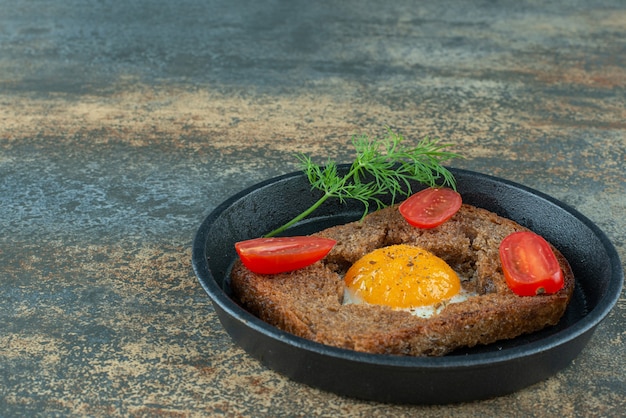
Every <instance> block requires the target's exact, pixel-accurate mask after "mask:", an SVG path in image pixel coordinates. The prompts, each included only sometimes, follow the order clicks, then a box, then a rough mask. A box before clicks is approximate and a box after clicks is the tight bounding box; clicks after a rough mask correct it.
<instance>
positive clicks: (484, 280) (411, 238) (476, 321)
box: [231, 204, 574, 356]
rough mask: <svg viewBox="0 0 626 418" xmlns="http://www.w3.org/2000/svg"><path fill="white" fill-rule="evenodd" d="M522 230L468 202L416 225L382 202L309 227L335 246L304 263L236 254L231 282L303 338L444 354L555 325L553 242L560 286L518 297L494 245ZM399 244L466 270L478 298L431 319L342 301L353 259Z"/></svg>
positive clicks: (467, 284) (568, 275)
mask: <svg viewBox="0 0 626 418" xmlns="http://www.w3.org/2000/svg"><path fill="white" fill-rule="evenodd" d="M520 230H525V228H523V227H522V226H520V225H518V224H517V223H515V222H513V221H511V220H508V219H505V218H502V217H500V216H497V215H496V214H494V213H492V212H489V211H486V210H484V209H480V208H476V207H473V206H470V205H465V204H464V205H463V206H462V207H461V209H460V210H459V212H458V213H457V214H456V215H455V216H454V217H453V218H452V219H450V220H449V221H447V222H446V223H444V224H443V225H441V226H439V227H437V228H434V229H430V230H422V229H418V228H414V227H412V226H411V225H409V224H408V223H407V222H406V221H405V220H404V219H403V218H402V216H401V215H400V214H399V213H398V211H397V207H389V208H386V209H382V210H380V211H377V212H374V213H372V214H370V215H368V216H367V217H366V218H365V219H364V220H363V221H362V222H353V223H349V224H346V225H340V226H336V227H332V228H328V229H326V230H324V231H321V232H319V233H317V234H315V235H319V236H324V237H328V238H332V239H335V240H337V245H336V246H335V247H334V248H333V250H332V251H331V252H330V253H329V255H328V256H327V257H326V258H325V259H324V260H322V261H320V262H317V263H315V264H313V265H311V266H309V267H306V268H304V269H300V270H297V271H293V272H289V273H283V274H276V275H259V274H254V273H252V272H250V271H249V270H248V269H246V268H245V267H244V266H243V265H242V264H241V263H240V262H239V261H236V262H235V265H234V267H233V270H232V273H231V288H232V290H233V293H234V296H235V298H236V299H237V300H238V301H239V302H240V303H241V304H242V306H244V307H245V308H246V309H248V310H249V311H250V312H251V313H253V314H255V315H257V316H258V317H259V318H261V319H262V320H264V321H266V322H268V323H270V324H272V325H274V326H276V327H278V328H280V329H282V330H284V331H287V332H290V333H293V334H295V335H298V336H300V337H303V338H307V339H310V340H314V341H317V342H320V343H323V344H327V345H331V346H335V347H341V348H347V349H352V350H356V351H362V352H369V353H379V354H397V355H411V356H441V355H444V354H447V353H449V352H451V351H453V350H454V349H457V348H460V347H472V346H475V345H477V344H490V343H493V342H495V341H498V340H503V339H509V338H514V337H517V336H519V335H522V334H525V333H530V332H534V331H538V330H540V329H542V328H545V327H547V326H550V325H555V324H556V323H557V322H558V321H559V319H560V318H561V316H562V315H563V313H564V312H565V309H566V307H567V304H568V303H569V300H570V298H571V296H572V293H573V290H574V275H573V273H572V270H571V268H570V266H569V264H568V262H567V260H565V258H564V257H563V255H562V254H561V253H559V252H558V251H557V250H556V249H554V251H555V254H556V256H557V258H558V260H559V263H560V264H561V268H562V269H563V273H564V276H565V286H564V287H563V289H561V290H560V291H559V292H557V293H555V294H552V295H539V296H531V297H528V296H527V297H521V296H517V295H515V294H514V293H513V292H512V291H511V290H510V289H509V288H508V286H507V284H506V282H505V280H504V276H503V273H502V267H501V264H500V258H499V255H498V247H499V245H500V242H501V241H502V239H503V238H504V237H506V236H507V235H508V234H510V233H512V232H514V231H520ZM400 243H404V244H411V245H416V246H419V247H422V248H424V249H426V250H429V251H431V252H433V253H434V254H436V255H437V256H439V257H441V258H443V259H444V260H445V261H446V262H447V263H448V264H450V266H451V267H452V268H453V269H455V270H456V271H457V272H458V273H459V276H460V277H462V278H463V279H462V286H463V288H464V289H465V290H467V291H470V292H476V293H478V296H474V297H470V298H469V299H468V300H466V301H464V302H461V303H455V304H448V306H446V307H445V309H444V310H443V311H442V312H441V313H440V314H438V315H435V316H433V317H431V318H428V319H424V318H419V317H416V316H413V315H411V314H410V313H408V312H405V311H396V310H393V309H391V308H388V307H384V306H373V305H342V301H343V289H344V287H343V275H344V274H345V272H346V270H347V269H348V268H349V267H350V265H352V263H354V262H355V261H356V260H358V259H359V258H361V257H362V256H364V255H365V254H367V253H368V252H370V251H372V250H374V249H376V248H380V247H383V246H388V245H393V244H400Z"/></svg>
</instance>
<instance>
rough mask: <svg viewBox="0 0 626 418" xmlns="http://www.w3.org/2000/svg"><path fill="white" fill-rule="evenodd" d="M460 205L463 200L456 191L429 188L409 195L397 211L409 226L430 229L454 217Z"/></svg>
mask: <svg viewBox="0 0 626 418" xmlns="http://www.w3.org/2000/svg"><path fill="white" fill-rule="evenodd" d="M462 203H463V199H462V198H461V195H460V194H459V193H457V192H456V191H454V190H452V189H448V188H443V187H442V188H434V187H431V188H428V189H424V190H421V191H419V192H417V193H415V194H413V195H411V196H410V197H409V198H408V199H406V200H405V201H404V202H402V203H401V204H400V206H399V208H398V210H399V211H400V214H402V216H403V217H404V219H406V221H407V222H408V223H409V224H411V225H413V226H416V227H418V228H422V229H430V228H434V227H436V226H439V225H441V224H442V223H444V222H446V221H447V220H448V219H450V218H451V217H452V216H454V214H455V213H456V212H457V211H458V210H459V209H460V208H461V204H462Z"/></svg>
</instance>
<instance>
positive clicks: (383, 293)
mask: <svg viewBox="0 0 626 418" xmlns="http://www.w3.org/2000/svg"><path fill="white" fill-rule="evenodd" d="M344 281H345V284H346V286H347V287H348V289H349V291H350V292H352V294H353V295H354V296H355V297H356V298H358V299H361V300H363V301H364V302H366V303H370V304H375V305H386V306H390V307H392V308H411V307H416V306H425V305H431V304H433V303H437V302H441V301H442V300H446V299H449V298H451V297H453V296H454V295H456V294H457V293H459V291H460V289H461V282H460V280H459V277H458V276H457V274H456V273H455V272H454V270H452V268H451V267H450V266H449V265H448V264H447V263H446V262H445V261H443V260H442V259H441V258H439V257H437V256H436V255H434V254H432V253H431V252H429V251H426V250H424V249H422V248H418V247H413V246H410V245H404V244H402V245H392V246H389V247H384V248H379V249H377V250H374V251H372V252H371V253H369V254H366V255H365V256H363V257H362V258H361V259H359V260H358V261H357V262H356V263H354V264H353V265H352V267H350V269H349V270H348V272H347V273H346V275H345V278H344Z"/></svg>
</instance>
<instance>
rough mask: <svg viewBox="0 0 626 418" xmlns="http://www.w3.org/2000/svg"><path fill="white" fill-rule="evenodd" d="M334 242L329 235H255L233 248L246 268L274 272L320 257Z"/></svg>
mask: <svg viewBox="0 0 626 418" xmlns="http://www.w3.org/2000/svg"><path fill="white" fill-rule="evenodd" d="M336 243H337V242H336V241H335V240H332V239H329V238H322V237H312V236H311V237H309V236H299V237H275V238H255V239H251V240H247V241H240V242H237V243H235V250H236V251H237V254H239V258H241V262H242V263H243V264H244V265H245V266H246V267H247V268H248V270H250V271H252V272H254V273H258V274H277V273H284V272H287V271H292V270H297V269H300V268H303V267H306V266H308V265H310V264H313V263H315V262H316V261H319V260H321V259H322V258H324V257H326V254H328V252H329V251H330V250H331V249H332V248H333V246H334V245H335V244H336Z"/></svg>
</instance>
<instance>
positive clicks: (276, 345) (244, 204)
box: [192, 166, 624, 404]
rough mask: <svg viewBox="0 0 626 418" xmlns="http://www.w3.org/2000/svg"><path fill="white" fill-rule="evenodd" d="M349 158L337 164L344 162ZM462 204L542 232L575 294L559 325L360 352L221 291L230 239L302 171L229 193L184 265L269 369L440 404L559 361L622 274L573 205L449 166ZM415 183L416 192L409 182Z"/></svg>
mask: <svg viewBox="0 0 626 418" xmlns="http://www.w3.org/2000/svg"><path fill="white" fill-rule="evenodd" d="M346 167H347V166H340V168H341V169H342V170H345V169H346ZM451 171H452V172H453V174H454V175H455V177H456V180H457V188H458V191H459V192H460V193H461V195H462V197H463V201H464V203H469V204H472V205H475V206H479V207H482V208H485V209H488V210H490V211H493V212H495V213H497V214H499V215H501V216H504V217H506V218H509V219H512V220H514V221H516V222H518V223H520V224H521V225H523V226H526V227H528V228H530V229H532V230H533V231H535V232H537V233H539V234H541V235H543V236H544V237H545V238H546V239H547V240H548V241H550V242H552V243H553V244H554V245H555V246H556V247H557V248H558V249H559V250H560V251H561V252H562V253H563V254H564V255H565V257H566V258H567V259H568V261H569V263H570V265H571V266H572V269H573V271H574V274H575V277H576V290H575V292H574V297H573V299H572V301H571V303H570V305H569V306H568V309H567V311H566V313H565V315H564V316H563V318H562V319H561V321H560V322H559V324H558V325H556V326H554V327H551V328H548V329H544V330H543V331H540V332H537V333H534V334H530V335H527V336H522V337H518V338H515V339H512V340H507V341H503V342H501V343H495V344H491V345H487V346H481V347H475V348H472V349H464V350H459V351H455V352H454V353H452V354H449V355H447V356H444V357H437V358H414V357H400V356H390V355H375V354H365V353H358V352H355V351H351V350H344V349H339V348H334V347H329V346H325V345H322V344H318V343H315V342H313V341H309V340H306V339H303V338H300V337H296V336H294V335H291V334H288V333H285V332H283V331H280V330H278V329H277V328H275V327H273V326H271V325H269V324H267V323H265V322H263V321H261V320H259V319H258V318H256V317H255V316H253V315H252V314H250V313H249V312H247V311H246V310H244V309H243V308H241V307H240V306H239V305H238V304H237V303H236V302H235V301H234V300H233V299H232V298H231V296H230V291H229V288H228V274H229V269H230V266H231V265H232V262H233V261H234V259H235V257H236V253H235V250H234V247H233V244H234V243H235V242H237V241H241V240H245V239H248V238H254V237H258V236H261V235H263V234H264V233H266V232H268V231H270V230H272V229H274V228H275V227H277V226H279V225H282V224H284V223H285V222H287V221H288V220H290V219H291V218H293V217H294V216H295V215H297V214H299V213H300V212H302V211H303V210H304V209H306V208H307V207H309V206H310V205H311V204H312V203H313V202H314V201H316V200H317V198H318V197H319V193H318V192H317V191H312V190H311V188H310V185H309V183H308V181H307V179H306V177H305V176H304V175H303V174H302V173H292V174H287V175H284V176H280V177H277V178H274V179H271V180H268V181H265V182H262V183H260V184H258V185H256V186H253V187H251V188H249V189H247V190H244V191H242V192H241V193H238V194H236V195H235V196H233V197H231V198H230V199H228V200H227V201H226V202H224V203H223V204H221V205H220V206H219V207H217V208H216V209H215V210H214V211H213V212H212V213H211V214H210V215H209V216H208V217H207V218H206V219H205V220H204V222H203V223H202V225H201V226H200V229H199V230H198V231H197V234H196V236H195V240H194V243H193V254H192V261H193V267H194V271H195V273H196V275H197V277H198V280H199V281H200V284H201V285H202V287H203V288H204V289H205V291H206V292H207V294H208V295H209V297H210V298H211V300H212V302H213V306H214V307H215V311H216V312H217V314H218V317H219V319H220V321H221V322H222V325H223V326H224V328H225V329H226V331H227V332H228V333H229V334H230V336H231V337H232V339H233V340H234V341H235V342H236V343H237V344H239V345H240V346H241V347H242V348H243V349H244V350H245V351H247V352H248V353H249V354H250V355H252V356H253V357H255V358H257V359H258V360H260V361H261V362H262V363H263V364H264V365H266V366H267V367H269V368H271V369H273V370H276V371H278V372H280V373H282V374H284V375H285V376H287V377H289V378H291V379H293V380H295V381H298V382H302V383H306V384H308V385H311V386H314V387H318V388H321V389H324V390H327V391H331V392H334V393H337V394H341V395H345V396H350V397H355V398H360V399H366V400H374V401H380V402H393V403H411V404H443V403H452V402H463V401H471V400H478V399H485V398H490V397H494V396H499V395H504V394H507V393H511V392H514V391H517V390H519V389H521V388H524V387H526V386H529V385H531V384H533V383H536V382H539V381H541V380H543V379H546V378H548V377H549V376H551V375H553V374H555V373H556V372H558V371H559V370H561V369H563V368H564V367H566V366H567V365H568V364H570V362H571V361H572V360H573V359H574V358H575V357H576V356H577V355H578V354H579V353H580V351H581V350H582V349H583V347H584V346H585V345H586V344H587V343H588V341H589V339H590V338H591V336H592V334H593V332H594V330H595V328H596V327H597V325H598V324H599V323H600V322H601V321H602V320H603V319H604V318H605V317H606V315H607V314H608V313H609V311H610V310H611V308H612V307H613V305H615V303H616V302H617V300H618V298H619V295H620V292H621V288H622V284H623V280H624V274H623V271H622V267H621V263H620V260H619V257H618V255H617V252H616V250H615V248H614V247H613V245H612V244H611V242H610V241H609V240H608V238H607V237H606V236H605V234H604V233H603V232H602V231H601V230H600V229H599V228H598V227H597V226H596V225H594V224H593V223H592V222H591V221H590V220H589V219H587V218H586V217H584V216H583V215H582V214H580V213H579V212H577V211H576V210H574V209H572V208H570V207H567V206H566V205H565V204H563V203H561V202H559V201H557V200H555V199H553V198H551V197H549V196H547V195H545V194H542V193H540V192H538V191H536V190H532V189H530V188H527V187H524V186H521V185H519V184H515V183H512V182H510V181H506V180H502V179H499V178H495V177H491V176H487V175H484V174H479V173H475V172H471V171H466V170H460V169H451ZM419 188H420V186H416V187H415V189H414V190H418V189H419ZM362 210H363V209H362V206H360V204H359V203H354V202H347V203H346V204H341V203H339V202H338V201H336V200H334V201H329V202H327V203H326V204H324V205H323V206H322V207H321V208H319V209H318V210H317V211H316V212H315V213H314V214H313V217H312V218H310V219H308V220H307V221H305V222H303V223H302V224H300V225H298V226H297V227H296V228H295V229H293V230H290V231H289V233H290V234H294V235H295V234H306V233H311V232H315V231H319V230H321V229H324V228H326V227H329V226H332V225H336V224H340V223H346V222H349V221H353V220H356V219H358V218H359V217H360V216H361V213H362Z"/></svg>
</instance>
